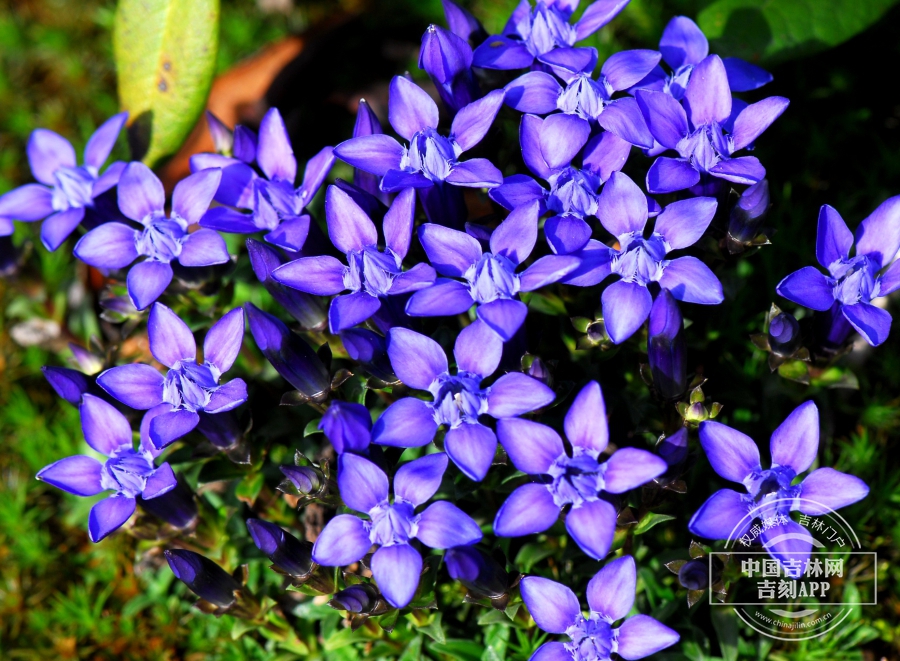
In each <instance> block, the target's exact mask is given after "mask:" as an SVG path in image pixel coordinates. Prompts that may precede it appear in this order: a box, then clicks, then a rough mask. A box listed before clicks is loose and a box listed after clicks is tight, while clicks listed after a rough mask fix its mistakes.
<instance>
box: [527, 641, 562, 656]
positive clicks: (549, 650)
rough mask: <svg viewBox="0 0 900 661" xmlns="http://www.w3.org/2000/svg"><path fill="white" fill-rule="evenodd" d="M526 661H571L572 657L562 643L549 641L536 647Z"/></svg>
mask: <svg viewBox="0 0 900 661" xmlns="http://www.w3.org/2000/svg"><path fill="white" fill-rule="evenodd" d="M528 661H572V655H571V654H570V653H569V650H567V649H566V646H565V645H564V644H563V643H560V642H558V641H555V640H551V641H550V642H549V643H544V644H543V645H541V646H540V647H538V648H537V650H536V651H535V653H534V654H532V655H531V658H530V659H528Z"/></svg>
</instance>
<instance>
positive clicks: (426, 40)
mask: <svg viewBox="0 0 900 661" xmlns="http://www.w3.org/2000/svg"><path fill="white" fill-rule="evenodd" d="M419 68H420V69H422V70H423V71H425V73H427V74H428V77H429V78H431V82H433V83H434V86H435V87H436V88H437V91H438V94H439V95H440V97H441V100H442V101H443V102H444V105H446V106H447V108H448V109H449V110H450V112H451V113H452V114H456V113H457V111H459V110H460V109H461V108H462V107H464V106H467V105H469V104H470V103H472V102H473V101H474V100H476V99H478V98H481V90H480V89H479V88H478V83H477V82H476V81H475V75H474V74H473V73H472V47H471V46H469V43H468V42H467V41H466V40H465V39H464V38H462V37H459V36H457V35H455V34H453V32H450V31H448V30H445V29H444V28H442V27H438V26H437V25H429V26H428V29H427V30H425V34H424V35H422V48H421V50H420V51H419ZM353 137H356V136H353Z"/></svg>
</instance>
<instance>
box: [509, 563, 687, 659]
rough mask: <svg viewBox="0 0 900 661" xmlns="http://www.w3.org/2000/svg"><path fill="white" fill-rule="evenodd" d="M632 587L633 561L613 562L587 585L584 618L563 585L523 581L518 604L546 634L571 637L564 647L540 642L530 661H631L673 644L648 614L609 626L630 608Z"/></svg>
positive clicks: (665, 630) (534, 578) (672, 633)
mask: <svg viewBox="0 0 900 661" xmlns="http://www.w3.org/2000/svg"><path fill="white" fill-rule="evenodd" d="M636 587H637V571H636V570H635V566H634V558H632V557H631V556H630V555H626V556H622V557H621V558H618V559H616V560H613V561H612V562H610V563H609V564H608V565H606V566H605V567H603V569H601V570H600V571H599V572H597V573H596V574H595V575H594V578H592V579H591V581H590V583H588V587H587V601H588V606H589V607H590V612H589V613H588V614H587V615H585V614H584V613H583V612H582V611H581V606H580V605H579V603H578V597H576V596H575V593H574V592H572V590H571V589H570V588H568V587H566V586H565V585H562V584H560V583H557V582H556V581H551V580H550V579H547V578H541V577H539V576H526V577H525V578H523V579H522V583H521V587H520V589H521V591H522V600H523V601H524V602H525V605H526V606H528V612H529V613H531V617H533V618H534V622H535V624H537V625H538V626H539V627H540V628H541V629H543V630H544V631H546V632H547V633H555V634H565V635H566V636H568V637H569V641H568V642H565V643H563V642H560V641H551V642H548V643H544V644H543V645H541V646H540V647H539V648H538V650H537V651H536V652H535V653H534V654H533V655H532V656H531V661H610V659H611V658H612V655H613V654H618V655H619V657H621V658H623V659H628V660H629V661H632V660H633V659H643V658H644V657H645V656H650V655H651V654H655V653H656V652H658V651H660V650H662V649H665V648H666V647H670V646H672V645H674V644H675V643H677V642H678V640H679V638H680V636H679V635H678V634H677V633H676V632H675V631H673V630H672V629H670V628H669V627H667V626H666V625H664V624H662V623H661V622H658V621H657V620H654V619H653V618H652V617H650V616H649V615H634V616H632V617H629V618H628V619H626V620H625V621H624V622H622V624H621V625H620V626H618V627H613V624H614V623H615V622H616V620H621V619H622V618H623V617H625V616H626V615H628V612H629V611H630V610H631V607H632V606H633V605H634V595H635V589H636Z"/></svg>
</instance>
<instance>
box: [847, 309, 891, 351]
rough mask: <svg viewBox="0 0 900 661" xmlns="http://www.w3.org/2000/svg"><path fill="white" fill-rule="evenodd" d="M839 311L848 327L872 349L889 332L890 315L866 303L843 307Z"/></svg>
mask: <svg viewBox="0 0 900 661" xmlns="http://www.w3.org/2000/svg"><path fill="white" fill-rule="evenodd" d="M841 311H842V312H843V314H844V317H846V319H847V321H849V322H850V325H852V326H853V328H855V329H856V330H857V332H858V333H859V334H860V335H862V336H863V337H864V338H865V339H866V342H868V343H869V344H871V345H872V346H873V347H877V346H878V345H879V344H881V343H883V342H884V341H885V340H886V339H887V338H888V335H889V334H890V332H891V313H890V312H888V311H887V310H882V309H881V308H879V307H876V306H874V305H870V304H868V303H857V304H855V305H845V306H843V307H842V308H841Z"/></svg>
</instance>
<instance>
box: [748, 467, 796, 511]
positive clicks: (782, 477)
mask: <svg viewBox="0 0 900 661" xmlns="http://www.w3.org/2000/svg"><path fill="white" fill-rule="evenodd" d="M796 475H797V474H796V473H795V472H794V470H793V469H792V468H790V467H788V466H773V467H772V468H769V469H767V470H762V469H760V470H756V471H753V472H752V473H750V475H748V476H747V478H746V479H745V480H744V486H745V487H747V494H746V495H742V496H741V499H742V500H743V501H744V502H745V503H746V504H747V510H748V511H749V512H751V513H753V515H754V516H755V517H759V518H760V519H768V518H771V517H772V516H775V515H776V514H784V515H785V516H787V515H788V514H790V511H791V507H792V505H793V501H794V499H796V498H797V497H799V496H800V487H799V486H794V487H792V486H791V481H792V480H793V479H794V477H796Z"/></svg>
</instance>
